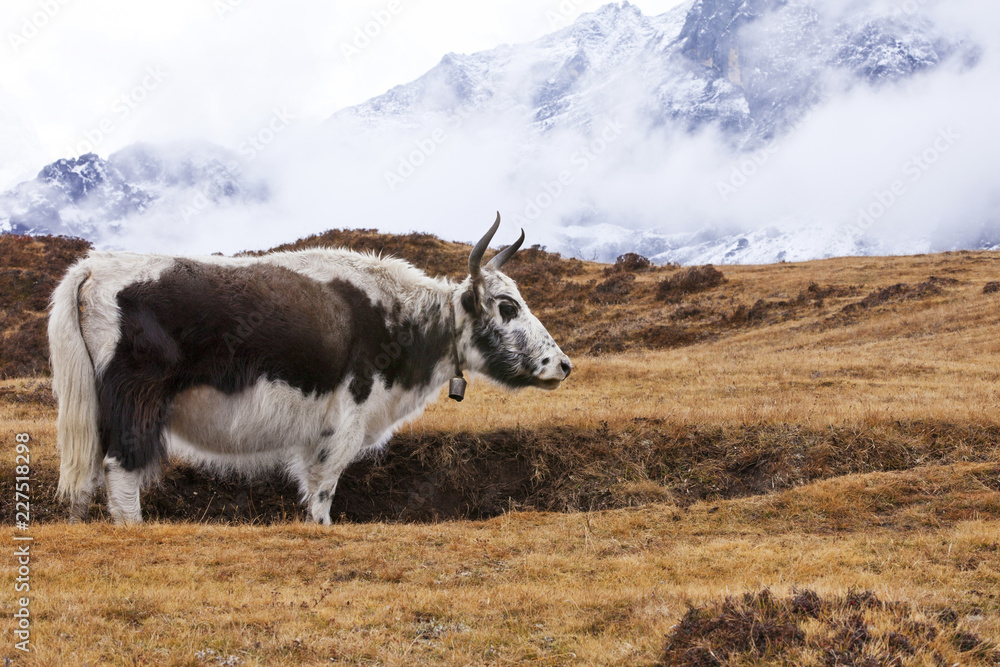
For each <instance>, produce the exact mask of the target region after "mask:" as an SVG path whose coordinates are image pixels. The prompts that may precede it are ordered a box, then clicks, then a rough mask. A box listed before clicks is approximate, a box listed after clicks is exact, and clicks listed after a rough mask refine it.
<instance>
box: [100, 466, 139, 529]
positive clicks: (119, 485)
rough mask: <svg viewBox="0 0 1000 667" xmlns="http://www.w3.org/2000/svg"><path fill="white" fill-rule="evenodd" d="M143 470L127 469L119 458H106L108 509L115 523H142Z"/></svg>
mask: <svg viewBox="0 0 1000 667" xmlns="http://www.w3.org/2000/svg"><path fill="white" fill-rule="evenodd" d="M142 479H143V474H142V471H141V470H131V471H129V470H125V468H123V467H122V466H121V464H120V463H118V459H115V458H110V457H109V458H106V459H104V480H105V484H106V485H107V490H108V511H109V512H111V518H112V519H114V522H115V523H142V509H141V508H140V507H139V491H140V490H141V489H142Z"/></svg>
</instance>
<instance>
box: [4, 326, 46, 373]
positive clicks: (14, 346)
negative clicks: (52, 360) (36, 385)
mask: <svg viewBox="0 0 1000 667" xmlns="http://www.w3.org/2000/svg"><path fill="white" fill-rule="evenodd" d="M3 349H4V352H3V355H2V356H0V379H8V378H15V377H25V376H29V375H38V374H39V373H48V372H49V364H48V360H49V343H48V337H47V336H46V319H45V317H44V316H42V315H37V316H35V317H32V318H31V319H29V320H28V321H26V322H24V323H23V324H21V325H20V326H19V327H18V328H17V329H15V330H14V331H13V332H10V333H8V334H7V335H6V336H5V337H4V339H3Z"/></svg>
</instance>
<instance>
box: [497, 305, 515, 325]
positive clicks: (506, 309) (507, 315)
mask: <svg viewBox="0 0 1000 667" xmlns="http://www.w3.org/2000/svg"><path fill="white" fill-rule="evenodd" d="M500 317H502V318H503V320H504V322H509V321H510V320H512V319H514V318H515V317H517V306H514V305H512V304H509V303H501V304H500Z"/></svg>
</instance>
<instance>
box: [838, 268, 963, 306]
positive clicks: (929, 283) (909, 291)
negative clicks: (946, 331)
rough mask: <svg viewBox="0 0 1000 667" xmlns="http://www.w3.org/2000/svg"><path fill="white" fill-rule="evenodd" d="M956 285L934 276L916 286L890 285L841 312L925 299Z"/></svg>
mask: <svg viewBox="0 0 1000 667" xmlns="http://www.w3.org/2000/svg"><path fill="white" fill-rule="evenodd" d="M956 283H958V281H957V280H955V279H954V278H937V277H935V276H931V277H930V278H928V279H927V280H925V281H924V282H922V283H917V284H916V285H909V284H907V283H896V284H895V285H890V286H889V287H883V288H881V289H877V290H873V291H872V292H870V293H869V294H868V296H866V297H865V298H863V299H861V301H858V302H856V303H849V304H847V305H846V306H844V307H843V308H842V309H841V312H843V313H847V314H849V313H854V312H857V311H858V310H867V309H869V308H875V307H877V306H881V305H883V304H886V303H893V302H897V301H909V300H915V299H926V298H927V297H931V296H937V295H939V294H941V293H942V286H945V285H954V284H956Z"/></svg>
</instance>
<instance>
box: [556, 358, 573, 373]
mask: <svg viewBox="0 0 1000 667" xmlns="http://www.w3.org/2000/svg"><path fill="white" fill-rule="evenodd" d="M559 368H561V369H562V372H563V373H565V374H566V377H569V372H570V371H571V370H573V367H572V366H570V365H569V362H568V361H563V362H560V364H559Z"/></svg>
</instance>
